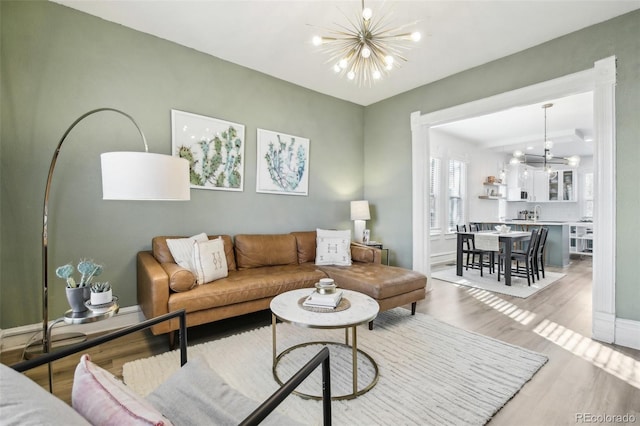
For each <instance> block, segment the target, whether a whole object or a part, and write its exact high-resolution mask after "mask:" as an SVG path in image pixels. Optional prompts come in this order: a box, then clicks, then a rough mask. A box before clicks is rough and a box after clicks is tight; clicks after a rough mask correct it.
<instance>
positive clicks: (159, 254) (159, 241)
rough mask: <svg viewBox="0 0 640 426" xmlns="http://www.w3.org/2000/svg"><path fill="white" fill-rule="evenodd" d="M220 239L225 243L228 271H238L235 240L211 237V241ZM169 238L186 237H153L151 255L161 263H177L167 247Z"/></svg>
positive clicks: (225, 236) (226, 237) (223, 236)
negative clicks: (234, 249) (234, 247)
mask: <svg viewBox="0 0 640 426" xmlns="http://www.w3.org/2000/svg"><path fill="white" fill-rule="evenodd" d="M218 237H222V240H223V241H224V255H225V256H226V258H227V269H229V270H230V271H233V270H235V269H236V258H235V254H234V252H233V240H232V239H231V236H229V235H209V239H210V240H212V239H214V238H218ZM168 238H169V239H171V238H184V237H179V236H178V237H170V236H159V237H153V239H152V240H151V253H152V254H153V257H155V258H156V260H157V261H158V262H159V263H176V261H175V259H174V258H173V256H172V255H171V251H169V247H168V246H167V239H168Z"/></svg>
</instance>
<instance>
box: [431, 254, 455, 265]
mask: <svg viewBox="0 0 640 426" xmlns="http://www.w3.org/2000/svg"><path fill="white" fill-rule="evenodd" d="M429 260H430V261H431V266H434V265H443V264H445V263H451V262H453V263H456V252H455V251H450V252H442V253H432V254H431V257H430V258H429Z"/></svg>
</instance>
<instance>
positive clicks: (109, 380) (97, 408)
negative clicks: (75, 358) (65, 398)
mask: <svg viewBox="0 0 640 426" xmlns="http://www.w3.org/2000/svg"><path fill="white" fill-rule="evenodd" d="M71 404H72V406H73V408H74V409H75V410H76V411H77V412H78V413H80V414H81V415H82V416H83V417H84V418H85V419H87V420H88V421H89V422H91V424H94V425H157V426H162V425H170V424H171V422H170V421H169V420H168V419H167V418H166V417H164V416H163V415H162V414H161V413H160V412H159V411H157V410H156V409H155V408H154V407H153V405H152V404H151V403H149V402H148V401H146V400H145V399H144V398H142V397H140V396H138V395H137V394H136V393H135V392H133V391H132V390H131V389H129V388H128V387H127V386H125V385H124V383H122V382H121V381H120V380H118V379H116V378H115V377H114V376H113V375H112V374H111V373H109V372H108V371H106V370H103V369H102V368H100V367H98V366H97V365H95V364H94V363H92V362H91V358H90V357H89V355H86V354H85V355H82V357H81V358H80V363H79V364H78V366H77V367H76V372H75V374H74V376H73V388H72V391H71ZM56 423H59V422H58V421H57V419H56Z"/></svg>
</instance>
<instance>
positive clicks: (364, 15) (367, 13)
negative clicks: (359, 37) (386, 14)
mask: <svg viewBox="0 0 640 426" xmlns="http://www.w3.org/2000/svg"><path fill="white" fill-rule="evenodd" d="M372 16H373V11H372V10H371V9H369V8H368V7H365V8H364V9H362V19H364V20H365V21H368V20H369V19H371V17H372Z"/></svg>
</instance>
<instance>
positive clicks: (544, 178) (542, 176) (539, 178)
mask: <svg viewBox="0 0 640 426" xmlns="http://www.w3.org/2000/svg"><path fill="white" fill-rule="evenodd" d="M532 174H533V179H532V181H533V182H532V183H533V185H532V186H533V191H532V194H533V196H532V197H531V201H534V202H536V203H540V202H543V201H549V175H548V174H547V172H545V171H543V170H535V171H534V172H533V173H532Z"/></svg>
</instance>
